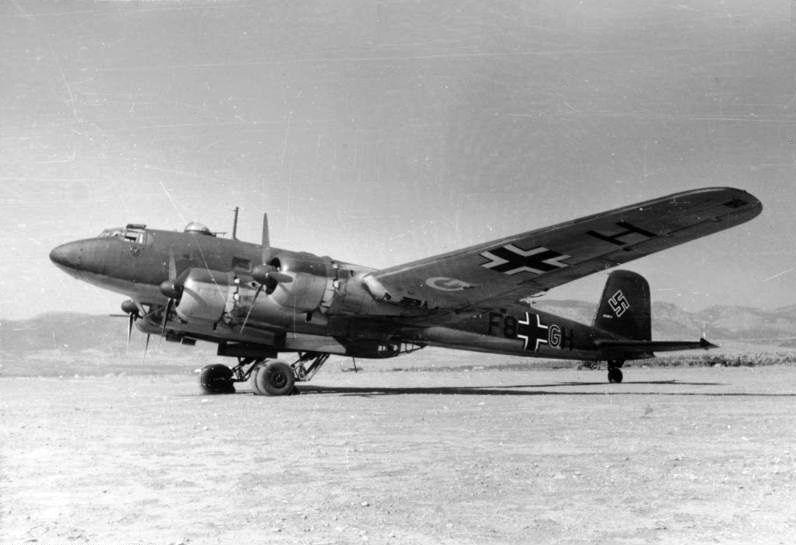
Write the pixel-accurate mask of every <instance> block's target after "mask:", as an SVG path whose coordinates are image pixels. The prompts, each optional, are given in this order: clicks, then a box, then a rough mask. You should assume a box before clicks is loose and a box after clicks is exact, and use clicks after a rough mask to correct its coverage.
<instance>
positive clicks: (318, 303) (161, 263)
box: [50, 224, 610, 360]
mask: <svg viewBox="0 0 796 545" xmlns="http://www.w3.org/2000/svg"><path fill="white" fill-rule="evenodd" d="M50 258H51V259H52V261H53V262H54V263H56V264H57V265H58V266H59V267H60V268H61V269H63V270H64V271H66V272H67V273H69V274H70V275H72V276H74V277H76V278H78V279H80V280H83V281H85V282H88V283H91V284H93V285H96V286H98V287H101V288H104V289H108V290H112V291H115V292H117V293H120V294H123V295H125V296H127V297H129V298H130V299H131V300H132V301H133V302H134V303H135V305H136V306H137V307H138V308H140V309H142V311H143V312H140V313H139V314H140V316H139V317H140V318H142V319H141V320H138V322H137V325H138V327H139V329H141V330H142V331H145V332H148V333H163V334H164V335H166V336H167V338H169V337H171V338H172V339H178V340H179V339H188V340H195V339H201V340H206V341H210V342H216V343H219V344H224V343H238V344H241V345H246V346H254V347H256V346H263V347H268V348H269V349H274V350H278V351H312V352H324V353H333V354H347V355H356V356H359V357H390V356H394V355H397V354H399V353H401V351H402V348H403V347H404V346H409V345H411V346H413V347H422V346H427V345H433V346H442V347H448V348H458V349H463V350H475V351H483V352H492V353H503V354H512V355H522V356H536V357H547V358H565V359H586V360H589V359H597V358H598V357H599V356H600V355H599V353H598V351H597V350H596V348H595V345H594V339H595V337H596V336H597V335H598V334H599V333H600V332H598V331H595V329H594V328H591V327H589V326H586V325H584V324H580V323H577V322H574V321H572V320H567V319H565V318H561V317H557V316H554V315H552V314H549V313H545V312H542V311H539V310H537V309H533V308H531V307H529V306H527V305H519V304H518V305H516V306H514V307H511V308H506V309H499V310H495V309H485V308H459V309H433V308H432V309H428V308H416V307H414V306H412V305H409V306H407V305H405V304H404V305H402V304H400V302H396V301H393V302H385V301H383V300H378V298H377V297H374V296H373V294H372V292H373V288H372V286H371V287H369V286H368V282H367V281H366V280H367V275H368V273H369V272H370V271H372V270H373V269H370V268H368V267H363V266H359V265H354V264H351V263H346V262H342V261H338V260H334V259H332V258H330V257H320V256H316V255H313V254H308V253H305V252H292V251H289V250H284V249H280V248H274V247H271V246H269V247H266V248H264V247H263V246H261V245H259V244H252V243H248V242H244V241H240V240H235V239H228V238H220V237H216V236H214V235H213V234H212V233H210V232H209V231H208V230H207V229H206V228H203V227H201V226H199V227H197V228H194V229H187V230H186V231H185V232H175V231H164V230H157V229H147V228H145V226H143V225H133V224H131V225H128V226H127V227H125V228H117V229H107V230H105V231H103V233H102V234H101V235H100V236H98V237H95V238H89V239H84V240H79V241H75V242H70V243H67V244H64V245H61V246H59V247H57V248H55V249H54V250H53V251H52V252H51V254H50ZM263 264H269V265H268V266H269V267H271V268H272V269H278V270H280V271H283V273H282V274H287V275H288V276H289V277H290V278H288V280H290V283H280V284H279V285H277V286H276V287H275V288H273V289H272V290H271V292H270V293H268V292H267V290H262V288H259V289H258V284H257V282H255V281H254V280H253V279H254V277H256V276H257V270H258V266H262V265H263ZM169 282H177V283H179V284H180V297H179V299H178V300H174V299H175V298H174V297H173V294H170V293H169V291H168V290H166V292H165V293H164V288H163V286H164V283H169ZM170 299H171V300H172V301H170ZM172 303H174V309H173V310H174V312H170V310H171V304H172ZM599 336H600V337H602V338H605V337H606V336H608V337H610V335H605V334H599Z"/></svg>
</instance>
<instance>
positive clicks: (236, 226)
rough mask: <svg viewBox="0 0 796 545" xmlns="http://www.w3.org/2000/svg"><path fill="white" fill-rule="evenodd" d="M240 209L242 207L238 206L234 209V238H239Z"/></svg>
mask: <svg viewBox="0 0 796 545" xmlns="http://www.w3.org/2000/svg"><path fill="white" fill-rule="evenodd" d="M238 210H240V208H238V207H237V206H236V207H235V210H234V212H235V218H234V219H233V220H232V240H238Z"/></svg>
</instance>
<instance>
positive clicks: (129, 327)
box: [127, 312, 135, 348]
mask: <svg viewBox="0 0 796 545" xmlns="http://www.w3.org/2000/svg"><path fill="white" fill-rule="evenodd" d="M133 322H135V314H133V313H132V312H131V313H130V319H129V320H128V321H127V348H130V338H131V337H132V336H133Z"/></svg>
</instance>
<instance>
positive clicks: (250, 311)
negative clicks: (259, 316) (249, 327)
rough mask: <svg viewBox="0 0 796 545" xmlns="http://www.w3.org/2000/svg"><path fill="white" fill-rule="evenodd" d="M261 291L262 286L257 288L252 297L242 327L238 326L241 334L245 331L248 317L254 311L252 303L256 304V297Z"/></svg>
mask: <svg viewBox="0 0 796 545" xmlns="http://www.w3.org/2000/svg"><path fill="white" fill-rule="evenodd" d="M261 291H263V284H260V285H259V286H257V291H255V292H254V297H252V304H251V306H250V307H249V312H247V313H246V318H244V319H243V325H241V326H240V332H241V333H243V330H244V329H246V324H247V323H248V322H249V316H251V315H252V310H254V303H256V302H257V297H258V296H259V295H260V292H261Z"/></svg>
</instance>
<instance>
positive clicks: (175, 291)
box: [160, 250, 182, 335]
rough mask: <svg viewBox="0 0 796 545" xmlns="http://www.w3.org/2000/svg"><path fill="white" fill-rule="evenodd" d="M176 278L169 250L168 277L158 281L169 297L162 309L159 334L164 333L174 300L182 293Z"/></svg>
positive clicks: (164, 293)
mask: <svg viewBox="0 0 796 545" xmlns="http://www.w3.org/2000/svg"><path fill="white" fill-rule="evenodd" d="M178 280H179V279H178V278H177V262H176V260H175V259H174V252H172V251H171V250H169V279H168V280H164V281H163V282H161V283H160V292H161V293H162V294H163V295H165V296H166V297H168V298H169V300H168V302H166V307H165V308H164V309H163V322H162V324H161V335H163V334H165V333H166V322H168V319H169V313H170V312H171V309H172V307H173V306H174V302H175V301H176V300H177V299H179V298H180V295H181V294H182V285H181V282H179V281H178Z"/></svg>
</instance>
